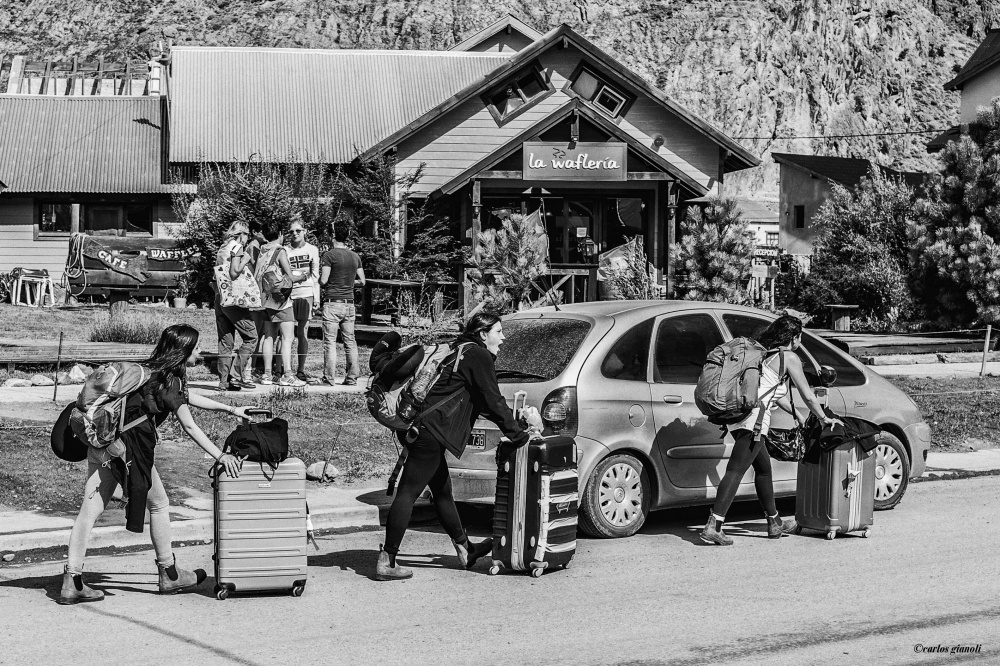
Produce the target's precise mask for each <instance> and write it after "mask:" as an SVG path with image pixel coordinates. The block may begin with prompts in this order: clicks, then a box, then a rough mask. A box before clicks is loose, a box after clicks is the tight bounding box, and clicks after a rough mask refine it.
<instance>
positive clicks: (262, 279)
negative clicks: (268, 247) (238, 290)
mask: <svg viewBox="0 0 1000 666" xmlns="http://www.w3.org/2000/svg"><path fill="white" fill-rule="evenodd" d="M281 250H282V248H280V247H279V248H277V249H275V250H274V251H273V252H272V253H271V258H270V260H269V261H268V262H267V264H266V265H265V266H264V269H263V270H262V271H261V272H260V273H259V275H258V282H259V285H260V293H261V294H263V295H264V296H270V297H271V298H272V299H273V300H275V301H278V302H279V303H281V302H284V301H286V300H288V297H289V296H291V295H292V278H291V277H289V276H288V275H285V273H284V272H282V270H281V266H280V265H278V255H279V254H280V253H281Z"/></svg>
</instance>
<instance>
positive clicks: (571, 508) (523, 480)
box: [489, 436, 579, 578]
mask: <svg viewBox="0 0 1000 666" xmlns="http://www.w3.org/2000/svg"><path fill="white" fill-rule="evenodd" d="M511 448H513V447H510V446H509V445H508V446H507V447H502V448H501V455H500V456H499V466H498V467H499V468H498V469H497V490H496V502H495V504H494V508H493V565H492V566H491V567H490V570H489V572H490V575H496V574H498V573H500V571H501V570H502V569H503V568H505V567H506V568H509V569H513V570H515V571H530V572H531V575H532V576H534V577H536V578H537V577H538V576H541V575H542V573H543V572H544V571H546V570H547V569H552V568H555V567H561V568H563V569H565V568H567V567H569V563H570V560H572V559H573V555H574V554H575V553H576V516H577V508H578V505H579V474H578V472H577V466H576V442H575V441H574V439H573V438H572V437H562V436H557V437H545V438H543V439H537V440H532V441H531V442H529V443H528V444H526V445H524V446H521V447H518V448H515V449H513V452H512V453H510V454H509V455H503V454H504V453H505V449H506V452H509V450H510V449H511Z"/></svg>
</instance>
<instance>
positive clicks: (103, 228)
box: [84, 206, 122, 236]
mask: <svg viewBox="0 0 1000 666" xmlns="http://www.w3.org/2000/svg"><path fill="white" fill-rule="evenodd" d="M121 217H122V208H121V206H87V215H86V219H87V222H86V224H85V225H84V231H86V232H87V233H91V234H97V235H100V236H117V235H119V233H118V232H119V230H120V229H121V226H122V225H121Z"/></svg>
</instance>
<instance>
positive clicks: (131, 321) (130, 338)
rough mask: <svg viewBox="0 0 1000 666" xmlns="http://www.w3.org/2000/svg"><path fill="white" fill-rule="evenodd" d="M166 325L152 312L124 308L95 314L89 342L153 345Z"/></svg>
mask: <svg viewBox="0 0 1000 666" xmlns="http://www.w3.org/2000/svg"><path fill="white" fill-rule="evenodd" d="M166 327H167V323H166V322H165V321H164V320H163V319H162V318H161V317H159V316H158V315H155V314H153V313H152V312H147V311H138V310H125V311H124V312H121V313H115V314H113V315H110V314H106V315H97V316H95V317H94V324H93V326H91V328H90V336H89V339H90V341H91V342H117V343H120V344H125V345H155V344H156V343H157V341H159V339H160V334H161V333H163V329H165V328H166Z"/></svg>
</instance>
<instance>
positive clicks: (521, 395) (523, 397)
mask: <svg viewBox="0 0 1000 666" xmlns="http://www.w3.org/2000/svg"><path fill="white" fill-rule="evenodd" d="M518 403H520V406H518ZM527 406H528V394H527V392H526V391H518V392H517V393H515V394H514V408H513V409H514V418H515V419H520V418H521V410H522V409H524V408H525V407H527Z"/></svg>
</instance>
